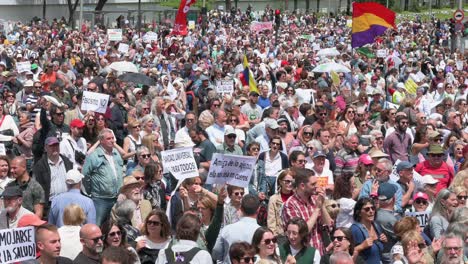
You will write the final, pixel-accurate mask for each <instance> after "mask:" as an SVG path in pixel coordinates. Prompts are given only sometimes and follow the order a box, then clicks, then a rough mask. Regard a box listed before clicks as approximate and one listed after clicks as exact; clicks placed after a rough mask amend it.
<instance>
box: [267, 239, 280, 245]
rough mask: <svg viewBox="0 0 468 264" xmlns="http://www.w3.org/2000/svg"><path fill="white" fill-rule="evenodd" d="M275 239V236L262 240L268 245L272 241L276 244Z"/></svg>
mask: <svg viewBox="0 0 468 264" xmlns="http://www.w3.org/2000/svg"><path fill="white" fill-rule="evenodd" d="M277 241H278V240H277V239H276V237H274V238H267V239H265V241H264V242H265V245H269V244H272V243H273V244H276V242H277Z"/></svg>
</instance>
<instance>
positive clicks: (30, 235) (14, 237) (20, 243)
mask: <svg viewBox="0 0 468 264" xmlns="http://www.w3.org/2000/svg"><path fill="white" fill-rule="evenodd" d="M34 236H35V234H34V227H32V226H29V227H22V228H12V229H3V230H0V263H14V262H21V261H24V260H28V259H35V258H36V243H35V237H34Z"/></svg>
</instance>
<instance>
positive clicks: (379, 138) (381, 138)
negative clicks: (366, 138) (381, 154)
mask: <svg viewBox="0 0 468 264" xmlns="http://www.w3.org/2000/svg"><path fill="white" fill-rule="evenodd" d="M383 139H384V138H383V137H377V138H375V140H383Z"/></svg>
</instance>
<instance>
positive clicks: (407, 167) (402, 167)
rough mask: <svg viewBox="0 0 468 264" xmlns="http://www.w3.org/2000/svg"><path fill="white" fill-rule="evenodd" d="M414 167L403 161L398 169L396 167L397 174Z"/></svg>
mask: <svg viewBox="0 0 468 264" xmlns="http://www.w3.org/2000/svg"><path fill="white" fill-rule="evenodd" d="M413 167H414V165H413V164H412V163H410V162H408V161H402V162H400V163H398V165H397V167H396V171H397V172H400V171H402V170H406V169H410V168H413Z"/></svg>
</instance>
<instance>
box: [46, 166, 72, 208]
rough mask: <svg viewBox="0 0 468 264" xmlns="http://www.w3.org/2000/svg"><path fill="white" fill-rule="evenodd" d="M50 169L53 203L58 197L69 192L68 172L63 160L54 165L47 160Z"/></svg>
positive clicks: (50, 198) (50, 199) (50, 197)
mask: <svg viewBox="0 0 468 264" xmlns="http://www.w3.org/2000/svg"><path fill="white" fill-rule="evenodd" d="M47 162H48V163H49V168H50V196H49V201H52V198H54V197H55V196H56V195H58V194H61V193H64V192H66V191H67V183H66V182H65V181H66V179H67V170H66V169H65V163H64V162H63V160H62V158H59V161H58V162H57V163H56V164H54V163H53V162H52V161H51V160H50V159H47Z"/></svg>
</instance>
